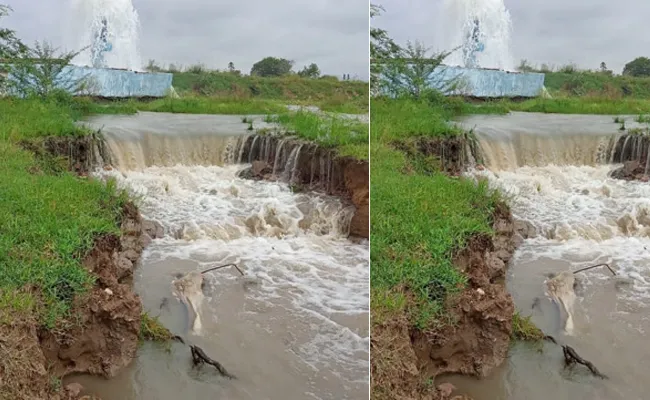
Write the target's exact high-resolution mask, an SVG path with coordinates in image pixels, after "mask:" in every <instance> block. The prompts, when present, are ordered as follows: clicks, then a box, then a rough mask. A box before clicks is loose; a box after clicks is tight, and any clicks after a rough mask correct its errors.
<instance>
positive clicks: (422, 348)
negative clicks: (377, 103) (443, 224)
mask: <svg viewBox="0 0 650 400" xmlns="http://www.w3.org/2000/svg"><path fill="white" fill-rule="evenodd" d="M422 143H424V145H422V144H421V143H420V144H418V145H417V147H415V149H418V151H421V154H424V155H426V156H430V155H434V156H436V157H439V156H440V155H441V151H444V150H445V149H446V150H451V149H455V151H456V153H457V154H456V155H454V154H453V153H452V154H448V157H446V158H445V159H447V160H450V162H451V164H449V163H447V164H445V165H447V166H449V168H451V171H450V169H447V168H445V170H446V171H448V172H452V171H453V172H452V173H454V172H460V170H454V168H455V166H459V165H461V164H459V163H461V162H462V161H461V160H462V155H460V154H458V153H463V152H464V150H463V147H462V146H458V143H455V142H453V143H447V144H444V143H442V142H440V141H430V140H429V141H423V142H422ZM420 149H422V150H420ZM402 150H404V151H406V152H407V154H410V153H409V152H412V151H413V150H414V148H413V147H406V148H402ZM421 154H420V155H421ZM492 219H493V225H492V226H493V229H494V232H495V234H494V236H493V237H490V236H487V235H479V236H475V237H473V238H471V239H470V240H469V242H468V243H467V246H466V247H465V248H464V249H462V250H460V251H458V252H457V253H456V255H455V257H454V263H455V265H456V266H457V267H458V268H459V269H460V270H461V271H463V272H464V273H465V275H466V276H467V277H468V285H467V287H466V288H465V290H464V291H463V292H461V293H460V294H459V295H457V296H454V297H450V298H448V299H447V304H446V309H447V314H448V316H449V323H447V324H445V326H444V327H441V328H435V329H431V330H428V331H422V330H420V329H417V328H415V327H414V326H412V324H411V323H410V322H409V320H408V316H407V315H406V314H405V313H406V311H405V312H404V314H403V315H391V316H390V317H388V318H381V317H380V318H375V316H374V315H373V323H372V327H371V329H372V332H371V376H372V381H371V393H373V398H376V399H386V400H388V399H400V400H407V399H408V400H411V399H421V400H439V399H454V400H461V399H465V398H467V397H465V396H462V395H458V394H456V393H454V391H455V388H454V387H453V386H452V385H450V384H446V383H442V384H438V382H436V377H437V376H440V375H442V374H463V375H470V376H475V377H479V378H480V377H485V376H487V375H488V374H489V373H490V372H491V371H492V370H493V369H494V368H495V367H497V366H499V365H500V364H501V363H502V362H503V361H504V360H505V358H506V356H507V353H508V347H509V345H510V342H511V335H512V318H513V315H514V312H515V307H514V303H513V300H512V297H511V296H510V294H508V292H507V290H506V287H505V279H504V278H505V272H506V268H507V265H508V262H509V261H510V259H511V257H512V255H513V253H514V251H515V249H516V247H517V246H518V245H519V244H520V243H521V242H522V241H523V239H524V238H528V237H531V236H533V235H535V232H534V228H533V227H532V226H530V225H528V224H525V223H521V222H515V221H514V220H513V218H512V214H511V213H510V210H509V208H508V206H507V205H505V204H500V205H499V206H498V207H497V209H496V210H495V213H494V215H493V216H492ZM406 309H408V307H407V308H406ZM373 314H374V310H373Z"/></svg>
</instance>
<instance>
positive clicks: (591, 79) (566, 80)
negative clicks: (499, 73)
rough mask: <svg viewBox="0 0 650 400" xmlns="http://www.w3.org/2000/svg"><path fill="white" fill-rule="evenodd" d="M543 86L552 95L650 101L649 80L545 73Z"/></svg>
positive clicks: (588, 73)
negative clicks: (561, 94)
mask: <svg viewBox="0 0 650 400" xmlns="http://www.w3.org/2000/svg"><path fill="white" fill-rule="evenodd" d="M544 84H545V86H546V88H547V89H548V90H549V91H550V92H551V93H552V94H556V93H563V94H564V95H569V96H578V97H582V96H596V97H607V98H612V99H615V98H622V97H627V98H633V99H650V78H636V77H632V76H623V75H609V74H604V73H602V72H592V71H577V70H576V71H573V72H571V73H566V72H545V78H544Z"/></svg>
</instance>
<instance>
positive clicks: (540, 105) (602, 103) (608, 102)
mask: <svg viewBox="0 0 650 400" xmlns="http://www.w3.org/2000/svg"><path fill="white" fill-rule="evenodd" d="M499 108H501V109H504V110H507V111H523V112H539V113H549V114H602V115H620V114H636V115H639V114H647V113H650V99H648V100H646V99H632V98H624V99H609V98H604V97H557V98H553V99H544V98H535V99H530V100H525V101H522V102H513V101H509V100H498V101H493V102H487V103H484V104H481V105H475V106H472V107H471V108H468V109H467V112H468V113H492V112H494V110H495V109H499Z"/></svg>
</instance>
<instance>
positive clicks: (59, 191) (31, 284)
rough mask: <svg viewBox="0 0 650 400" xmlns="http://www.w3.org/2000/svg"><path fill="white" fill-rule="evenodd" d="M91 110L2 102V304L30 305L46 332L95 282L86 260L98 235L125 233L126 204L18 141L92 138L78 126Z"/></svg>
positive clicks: (109, 189) (54, 102)
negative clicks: (83, 261)
mask: <svg viewBox="0 0 650 400" xmlns="http://www.w3.org/2000/svg"><path fill="white" fill-rule="evenodd" d="M85 106H87V105H84V104H82V103H75V102H72V101H70V99H67V100H66V99H65V98H58V99H57V98H52V99H47V100H41V99H31V100H12V99H3V100H0V158H1V159H2V163H0V231H1V232H2V235H0V264H1V265H2V266H3V268H2V269H1V270H0V293H1V294H2V296H1V297H0V298H2V301H3V303H4V304H3V305H2V306H3V307H8V309H20V308H23V307H24V305H25V304H30V306H33V307H34V310H35V311H36V313H37V315H38V319H39V321H40V323H41V324H42V325H43V326H46V327H53V326H54V324H55V323H56V322H61V319H62V318H66V317H69V311H70V307H71V304H72V301H73V299H74V298H75V296H77V295H79V294H81V293H83V292H84V291H86V290H87V289H88V288H89V287H90V285H91V284H92V282H93V279H92V277H91V276H90V274H89V273H88V272H87V270H86V269H85V268H83V267H82V266H81V264H80V262H81V259H82V258H83V256H84V255H85V254H86V252H87V251H88V250H90V248H91V247H92V245H93V243H94V239H95V238H97V237H98V236H99V235H102V234H107V233H118V221H119V217H120V215H121V210H122V206H123V204H124V202H125V201H126V200H127V198H126V196H125V195H124V194H123V193H119V192H118V191H117V190H116V189H115V188H114V186H112V185H109V186H106V185H105V184H102V183H100V182H97V181H93V180H89V179H83V178H79V177H77V176H74V175H73V174H71V173H68V172H66V171H65V170H64V169H63V168H57V167H56V160H53V159H37V158H35V157H34V155H33V154H32V153H31V152H28V151H25V150H23V149H21V147H20V146H19V145H17V143H18V142H19V141H21V140H38V138H40V137H44V136H52V135H53V136H81V135H85V134H87V133H88V132H87V131H84V130H82V129H79V128H77V127H76V126H75V125H74V120H75V118H78V117H79V116H81V115H82V113H83V111H82V110H83V108H84V107H85ZM27 288H29V289H27ZM5 322H6V321H5Z"/></svg>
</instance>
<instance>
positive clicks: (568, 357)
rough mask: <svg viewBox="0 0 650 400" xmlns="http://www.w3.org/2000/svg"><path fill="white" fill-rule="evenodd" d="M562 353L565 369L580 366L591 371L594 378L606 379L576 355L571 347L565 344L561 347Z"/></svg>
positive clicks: (590, 364)
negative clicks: (574, 365)
mask: <svg viewBox="0 0 650 400" xmlns="http://www.w3.org/2000/svg"><path fill="white" fill-rule="evenodd" d="M562 351H563V352H564V364H565V366H566V367H569V366H571V365H573V364H575V363H578V364H582V365H584V366H585V367H587V368H589V371H591V373H592V374H594V376H597V377H599V378H600V379H607V376H606V375H603V374H602V373H600V371H598V369H597V368H596V367H595V366H594V364H592V363H591V362H589V361H587V360H585V359H584V358H582V357H580V356H579V355H578V353H576V351H575V350H574V349H573V347H571V346H569V345H566V344H565V345H563V346H562Z"/></svg>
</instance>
